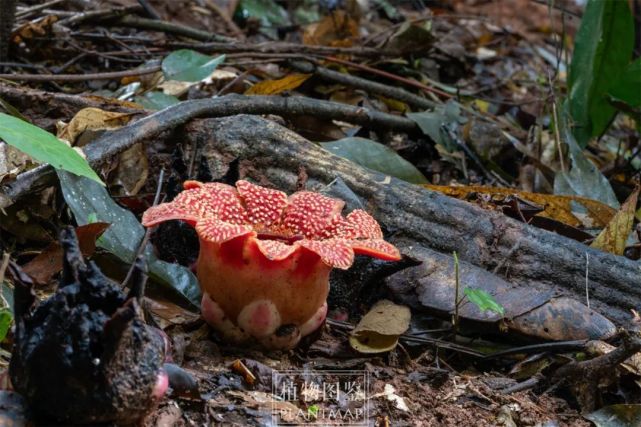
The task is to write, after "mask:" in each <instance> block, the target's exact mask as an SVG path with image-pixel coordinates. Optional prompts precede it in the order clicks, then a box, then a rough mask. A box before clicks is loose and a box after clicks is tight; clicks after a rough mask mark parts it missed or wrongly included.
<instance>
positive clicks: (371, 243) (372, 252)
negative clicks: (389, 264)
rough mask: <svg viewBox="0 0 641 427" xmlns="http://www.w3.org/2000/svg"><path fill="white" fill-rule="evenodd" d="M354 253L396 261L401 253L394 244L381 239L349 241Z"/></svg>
mask: <svg viewBox="0 0 641 427" xmlns="http://www.w3.org/2000/svg"><path fill="white" fill-rule="evenodd" d="M350 243H351V245H352V248H353V249H354V253H356V254H359V255H369V256H371V257H374V258H379V259H383V260H386V261H398V260H400V259H401V253H400V252H399V251H398V249H397V248H396V246H394V245H392V244H391V243H387V242H386V241H385V240H382V239H367V240H352V241H350Z"/></svg>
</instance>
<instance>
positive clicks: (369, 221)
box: [320, 209, 383, 239]
mask: <svg viewBox="0 0 641 427" xmlns="http://www.w3.org/2000/svg"><path fill="white" fill-rule="evenodd" d="M320 235H321V236H322V237H324V238H328V239H329V238H332V237H342V238H346V239H382V238H383V232H382V231H381V226H380V225H378V222H377V221H376V220H375V219H374V218H373V217H372V216H371V215H370V214H368V213H367V212H365V211H364V210H362V209H355V210H353V211H352V212H350V213H349V214H348V215H347V217H346V218H343V217H341V216H340V215H338V216H337V217H335V218H334V220H333V221H332V223H331V224H330V225H328V226H327V228H325V229H324V230H323V232H322V233H320Z"/></svg>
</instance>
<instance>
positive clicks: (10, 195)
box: [0, 92, 418, 209]
mask: <svg viewBox="0 0 641 427" xmlns="http://www.w3.org/2000/svg"><path fill="white" fill-rule="evenodd" d="M0 93H1V92H0ZM236 114H279V115H283V116H291V115H294V116H296V115H312V116H315V117H318V118H321V119H328V120H332V119H335V120H342V121H346V122H351V123H354V124H358V125H362V126H368V127H371V128H373V129H389V130H396V131H418V127H417V125H416V123H414V122H413V121H412V120H410V119H407V118H405V117H400V116H394V115H391V114H386V113H381V112H379V111H375V110H370V109H367V108H362V107H353V106H351V105H345V104H339V103H336V102H329V101H319V100H315V99H312V98H305V97H291V98H286V97H278V96H242V95H226V96H224V97H220V98H213V99H202V100H195V101H185V102H181V103H179V104H177V105H174V106H171V107H168V108H166V109H164V110H162V111H159V112H158V113H155V114H152V115H150V116H148V117H145V118H144V119H141V120H139V121H137V122H135V123H133V124H132V125H130V126H125V127H123V128H120V129H118V130H116V131H113V132H109V133H106V134H105V135H104V136H102V137H100V138H98V139H97V140H96V141H94V142H93V143H92V144H90V146H87V147H86V150H85V152H86V154H87V160H88V161H89V163H90V164H91V165H92V166H94V167H97V166H99V165H100V164H102V163H103V162H105V161H106V160H108V159H111V158H113V156H115V155H117V154H119V153H121V152H123V151H124V150H126V149H127V148H129V147H131V146H132V145H133V144H135V143H136V142H141V141H143V140H145V139H148V138H151V137H153V136H155V135H158V134H159V133H161V132H164V131H166V130H170V129H174V128H175V127H177V126H179V125H181V124H184V123H186V122H187V121H189V120H191V119H193V118H196V117H202V116H210V117H211V116H213V117H222V116H233V115H236ZM51 172H52V171H51V168H50V167H49V166H40V167H38V168H35V169H32V170H30V171H28V172H25V173H23V174H21V175H20V176H19V177H18V178H17V179H16V180H14V181H13V182H11V183H8V184H6V185H5V186H4V187H2V188H0V209H3V208H6V207H8V206H10V205H11V204H13V203H14V202H15V201H16V200H17V199H18V198H20V197H22V196H24V195H25V194H27V192H29V191H31V190H34V189H40V188H42V187H43V186H46V185H47V184H49V183H51V178H52V177H53V175H52V173H51Z"/></svg>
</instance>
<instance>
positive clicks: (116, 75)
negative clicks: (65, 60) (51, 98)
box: [0, 66, 160, 82]
mask: <svg viewBox="0 0 641 427" xmlns="http://www.w3.org/2000/svg"><path fill="white" fill-rule="evenodd" d="M157 71H160V66H156V67H148V68H142V69H134V70H124V71H110V72H105V73H89V74H0V79H4V80H11V81H24V82H50V81H58V82H83V81H88V80H111V79H120V78H122V77H130V76H142V75H144V74H152V73H155V72H157Z"/></svg>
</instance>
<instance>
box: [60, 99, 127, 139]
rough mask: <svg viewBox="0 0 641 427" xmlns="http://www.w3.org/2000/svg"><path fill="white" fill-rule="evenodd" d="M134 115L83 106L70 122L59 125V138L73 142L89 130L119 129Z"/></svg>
mask: <svg viewBox="0 0 641 427" xmlns="http://www.w3.org/2000/svg"><path fill="white" fill-rule="evenodd" d="M131 117H132V115H131V114H128V113H116V112H111V111H104V110H101V109H99V108H92V107H90V108H83V109H82V110H80V111H78V113H77V114H76V115H75V116H74V117H73V119H71V121H70V122H69V124H67V125H65V124H62V125H61V126H59V129H58V132H57V136H58V138H61V139H64V140H66V141H69V142H70V143H71V144H73V143H74V142H75V141H76V139H77V138H78V136H80V134H82V133H83V132H85V131H87V130H100V129H117V128H119V127H121V126H123V125H125V124H127V123H128V122H129V120H131Z"/></svg>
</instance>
